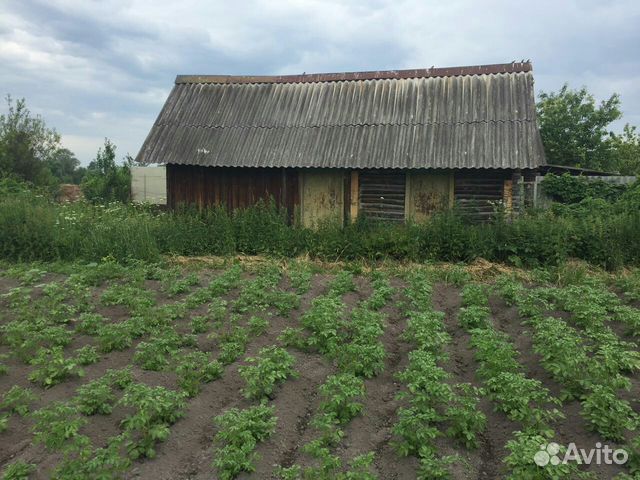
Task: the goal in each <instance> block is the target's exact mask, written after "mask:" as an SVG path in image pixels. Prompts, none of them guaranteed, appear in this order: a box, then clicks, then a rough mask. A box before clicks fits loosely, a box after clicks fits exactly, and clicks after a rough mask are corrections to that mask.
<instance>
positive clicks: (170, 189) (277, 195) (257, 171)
mask: <svg viewBox="0 0 640 480" xmlns="http://www.w3.org/2000/svg"><path fill="white" fill-rule="evenodd" d="M270 197H273V199H274V200H275V202H276V205H278V206H279V207H283V208H286V209H287V210H288V212H289V216H290V218H291V219H292V218H293V214H294V210H295V208H296V206H297V205H299V204H300V191H299V186H298V172H297V171H295V170H292V169H285V168H232V167H200V166H194V165H174V164H170V165H167V202H168V205H169V207H170V208H175V207H177V206H178V205H181V204H191V205H193V204H195V205H197V206H199V207H207V206H212V205H224V206H226V207H227V208H228V209H229V210H234V209H237V208H244V207H248V206H251V205H253V204H255V203H256V202H257V201H258V200H260V199H263V200H268V199H269V198H270Z"/></svg>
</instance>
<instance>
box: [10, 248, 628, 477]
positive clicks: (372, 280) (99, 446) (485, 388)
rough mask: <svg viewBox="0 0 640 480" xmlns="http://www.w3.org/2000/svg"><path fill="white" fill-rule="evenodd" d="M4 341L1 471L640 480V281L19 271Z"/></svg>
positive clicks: (239, 266)
mask: <svg viewBox="0 0 640 480" xmlns="http://www.w3.org/2000/svg"><path fill="white" fill-rule="evenodd" d="M0 334H1V337H0V471H1V472H2V475H3V477H2V478H4V479H14V480H15V479H31V478H33V479H44V478H55V479H73V480H84V479H87V480H88V479H92V480H93V479H100V480H101V479H112V478H125V479H136V478H140V479H154V480H160V479H167V480H169V479H171V480H177V479H203V480H204V479H221V480H229V479H234V478H254V479H272V478H273V479H285V480H294V479H312V480H324V479H327V480H329V479H331V480H333V479H338V480H370V479H382V480H392V479H406V480H408V479H446V478H452V479H497V478H508V479H514V480H516V479H517V480H520V479H525V480H526V479H531V480H537V479H565V478H601V479H610V478H614V477H615V478H618V479H620V480H621V479H632V478H640V436H638V435H637V434H636V433H635V429H636V426H637V425H638V423H639V422H640V416H639V414H640V405H639V404H638V398H640V376H639V374H638V370H639V369H640V353H639V351H638V345H637V343H636V342H637V339H638V336H640V275H638V273H637V272H636V273H633V272H624V273H620V274H616V275H614V274H609V273H604V272H599V271H598V272H594V271H590V270H588V269H586V267H585V268H583V267H580V266H578V267H575V268H571V267H563V268H557V269H555V270H553V271H551V270H531V271H523V270H517V269H507V268H504V267H500V268H497V267H496V268H494V269H489V270H487V272H484V273H483V274H477V273H475V272H474V271H472V269H471V268H468V267H464V266H456V265H448V264H443V265H409V264H395V263H388V264H384V265H380V266H376V267H371V266H363V265H355V264H354V265H351V264H345V265H342V264H341V265H337V264H331V265H329V264H320V263H313V262H310V261H303V260H299V261H288V262H277V261H275V260H264V259H253V261H249V259H246V258H245V259H240V260H237V259H236V260H231V259H227V260H226V261H223V260H220V261H218V263H215V264H213V263H210V264H207V263H203V262H200V263H198V262H196V261H193V262H185V263H178V262H175V261H173V262H167V263H158V264H152V263H142V262H140V263H131V264H128V265H127V266H123V265H122V264H119V263H116V262H115V261H109V260H103V261H102V262H98V263H89V264H77V263H74V264H72V263H52V264H46V263H38V264H3V265H2V267H1V268H0ZM552 443H557V444H558V446H557V450H556V451H553V449H549V448H547V447H546V446H548V445H549V444H552ZM571 443H575V445H577V447H578V448H581V449H586V450H589V449H594V448H600V447H598V445H602V446H604V445H605V444H606V445H608V446H610V447H611V448H612V449H624V452H625V454H626V456H627V458H626V459H625V461H624V462H616V461H611V462H609V463H606V462H604V461H598V462H596V460H595V457H594V458H593V459H592V461H590V462H582V464H581V463H580V462H577V461H571V462H556V461H555V460H554V459H557V458H561V457H562V456H563V454H564V453H566V449H567V446H568V445H569V444H571ZM540 452H543V454H544V455H547V454H549V456H548V458H547V460H549V459H550V460H549V461H548V463H546V464H544V465H541V464H540V462H538V461H537V459H539V458H540ZM554 453H555V454H556V455H555V456H554ZM544 455H543V456H544ZM618 460H620V457H618Z"/></svg>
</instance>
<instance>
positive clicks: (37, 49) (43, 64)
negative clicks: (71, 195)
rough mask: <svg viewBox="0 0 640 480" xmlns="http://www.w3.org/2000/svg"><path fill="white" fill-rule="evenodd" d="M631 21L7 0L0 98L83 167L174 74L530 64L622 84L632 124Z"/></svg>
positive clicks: (403, 6)
mask: <svg viewBox="0 0 640 480" xmlns="http://www.w3.org/2000/svg"><path fill="white" fill-rule="evenodd" d="M2 17H5V18H11V19H12V21H3V20H2ZM14 19H15V21H13V20H14ZM638 24H640V4H639V3H638V2H637V1H631V0H619V1H614V2H607V3H603V2H597V1H592V0H588V1H583V2H562V1H561V2H557V1H555V2H552V1H540V2H536V3H533V2H530V3H528V4H522V3H520V2H510V1H506V0H488V1H487V2H473V1H471V0H460V1H452V2H446V3H443V2H437V1H429V2H425V1H420V0H376V1H367V0H357V1H351V2H339V1H331V0H330V1H322V2H320V1H312V0H310V1H307V2H300V1H294V0H279V1H278V2H271V1H267V0H251V1H247V2H226V1H225V2H222V1H219V2H209V1H202V2H198V1H196V0H182V1H181V2H160V1H144V0H108V1H101V2H94V1H86V0H85V1H83V0H46V1H45V0H31V1H28V0H22V1H20V0H8V1H5V2H2V4H0V62H2V65H3V67H2V69H0V93H5V92H10V93H12V94H13V95H14V96H24V97H26V99H27V102H28V104H29V106H30V107H31V108H32V110H33V111H36V112H40V113H42V114H43V116H44V117H45V119H46V120H47V121H48V122H49V123H50V124H51V125H53V126H56V127H57V128H58V130H59V131H60V132H61V133H62V134H63V138H65V139H68V142H69V144H70V146H73V147H74V148H75V150H76V152H77V154H78V156H79V157H80V158H81V159H82V161H83V162H85V163H86V162H88V161H89V160H90V159H91V158H92V157H93V155H94V154H95V151H96V150H97V148H98V147H99V146H100V143H101V141H102V138H103V137H105V136H108V137H109V138H111V139H112V140H113V141H114V142H115V143H116V144H117V145H119V147H120V148H119V151H120V153H122V154H124V153H126V152H129V153H131V154H135V153H136V152H137V149H138V148H139V146H140V145H141V143H142V141H143V140H144V137H145V135H146V133H147V131H148V129H149V128H150V126H151V124H152V123H153V121H154V119H155V117H156V115H157V114H158V112H159V110H160V108H161V106H162V102H163V100H164V98H165V96H166V95H167V94H168V91H169V89H170V88H171V86H172V83H173V80H174V78H175V75H176V74H180V73H223V74H269V73H301V72H303V71H306V72H321V71H347V70H349V71H353V70H370V69H393V68H416V67H429V66H431V65H437V66H450V65H460V64H478V63H494V62H505V61H511V60H519V59H521V58H523V57H524V58H531V59H532V60H533V61H534V69H535V73H536V80H537V85H536V86H537V89H538V90H546V91H549V90H557V89H558V88H559V87H560V86H561V85H562V83H564V82H569V83H570V84H571V85H572V86H574V87H579V86H581V85H587V86H588V87H589V88H590V90H592V91H593V93H594V94H595V95H596V96H597V97H599V98H604V97H606V96H608V95H610V94H611V93H612V92H614V91H619V92H620V93H621V95H622V100H623V107H624V110H625V120H626V121H629V122H631V123H635V124H640V92H639V91H638V89H637V85H638V82H639V81H640V62H639V61H638V57H637V53H636V46H637V45H639V44H640V29H638V28H637V25H638ZM65 141H67V140H65Z"/></svg>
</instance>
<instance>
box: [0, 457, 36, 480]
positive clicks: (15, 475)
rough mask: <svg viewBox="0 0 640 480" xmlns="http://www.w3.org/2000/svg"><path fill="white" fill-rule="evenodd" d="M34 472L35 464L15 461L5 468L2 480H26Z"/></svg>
mask: <svg viewBox="0 0 640 480" xmlns="http://www.w3.org/2000/svg"><path fill="white" fill-rule="evenodd" d="M35 471H36V465H35V464H33V463H26V462H23V461H22V460H16V461H15V462H13V463H10V464H8V465H7V466H6V467H5V469H4V470H3V472H2V480H28V479H29V477H30V476H31V474H32V473H33V472H35Z"/></svg>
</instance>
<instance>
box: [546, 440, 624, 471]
mask: <svg viewBox="0 0 640 480" xmlns="http://www.w3.org/2000/svg"><path fill="white" fill-rule="evenodd" d="M628 459H629V454H628V453H627V451H626V450H625V449H623V448H617V449H613V448H611V447H610V446H609V445H606V444H605V445H602V444H601V443H600V442H597V443H596V448H592V449H590V450H587V449H584V448H578V447H577V446H576V444H575V443H573V442H571V443H570V444H569V445H567V448H566V449H564V450H563V449H562V448H561V447H560V445H559V444H557V443H554V442H552V443H547V444H544V445H540V450H539V451H538V452H537V453H536V454H535V455H534V456H533V461H534V462H535V463H536V465H538V466H540V467H545V466H547V465H549V464H551V465H560V464H561V463H562V464H567V463H571V462H574V463H577V464H579V465H581V464H586V465H591V464H594V465H612V464H616V465H623V464H625V463H626V462H627V460H628Z"/></svg>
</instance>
